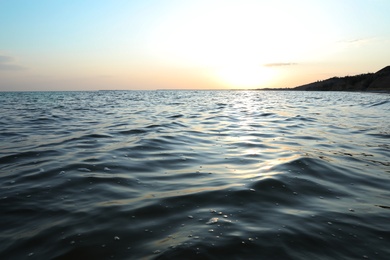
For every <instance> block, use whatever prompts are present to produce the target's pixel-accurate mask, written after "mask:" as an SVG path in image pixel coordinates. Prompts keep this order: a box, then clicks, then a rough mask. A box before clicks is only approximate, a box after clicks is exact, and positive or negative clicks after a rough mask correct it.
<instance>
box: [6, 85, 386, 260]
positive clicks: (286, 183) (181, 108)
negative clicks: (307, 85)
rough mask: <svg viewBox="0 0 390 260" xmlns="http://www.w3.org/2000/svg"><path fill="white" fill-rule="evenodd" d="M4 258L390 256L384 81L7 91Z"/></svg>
mask: <svg viewBox="0 0 390 260" xmlns="http://www.w3.org/2000/svg"><path fill="white" fill-rule="evenodd" d="M0 111H1V116H0V145H1V150H0V208H1V215H0V230H1V233H0V258H1V259H26V258H28V259H81V258H83V259H222V258H226V259H255V258H256V259H259V258H261V259H388V256H389V255H390V249H389V246H388V245H389V243H390V221H389V220H390V182H389V180H390V167H389V166H390V161H389V158H390V144H389V137H390V96H389V95H388V94H374V93H343V92H288V91H286V92H283V91H279V92H276V91H275V92H264V91H96V92H18V93H17V92H8V93H5V92H3V93H0Z"/></svg>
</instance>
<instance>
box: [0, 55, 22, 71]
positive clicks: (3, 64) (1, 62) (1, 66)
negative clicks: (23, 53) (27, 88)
mask: <svg viewBox="0 0 390 260" xmlns="http://www.w3.org/2000/svg"><path fill="white" fill-rule="evenodd" d="M14 60H15V59H14V58H13V57H11V56H5V55H0V70H13V71H17V70H25V69H26V68H25V67H23V66H20V65H17V64H13V61H14Z"/></svg>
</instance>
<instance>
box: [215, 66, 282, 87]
mask: <svg viewBox="0 0 390 260" xmlns="http://www.w3.org/2000/svg"><path fill="white" fill-rule="evenodd" d="M274 76H275V71H274V70H272V68H267V67H264V66H261V65H242V64H236V65H231V66H223V67H220V68H217V69H216V71H215V77H216V79H217V81H218V82H219V83H221V84H223V85H224V86H226V87H228V88H235V89H253V88H264V87H267V86H268V85H269V84H270V83H271V81H272V78H273V77H274Z"/></svg>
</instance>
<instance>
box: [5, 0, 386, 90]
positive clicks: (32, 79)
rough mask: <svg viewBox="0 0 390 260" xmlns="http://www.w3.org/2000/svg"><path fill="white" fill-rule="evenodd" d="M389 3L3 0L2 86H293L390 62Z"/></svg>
mask: <svg viewBox="0 0 390 260" xmlns="http://www.w3.org/2000/svg"><path fill="white" fill-rule="evenodd" d="M389 10H390V1H389V0H326V1H323V0H256V1H255V0H224V1H218V0H142V1H141V0H137V1H133V0H104V1H103V0H34V1H31V0H0V91H41V90H101V89H104V90H110V89H112V90H119V89H129V90H132V89H134V90H135V89H137V90H138V89H144V90H153V89H256V88H290V87H295V86H299V85H302V84H306V83H310V82H313V81H317V80H323V79H327V78H330V77H333V76H346V75H356V74H361V73H368V72H376V71H378V70H380V69H382V68H383V67H385V66H388V65H390V51H389V46H390V15H389V14H388V13H389Z"/></svg>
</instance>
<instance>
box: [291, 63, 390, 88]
mask: <svg viewBox="0 0 390 260" xmlns="http://www.w3.org/2000/svg"><path fill="white" fill-rule="evenodd" d="M293 89H294V90H311V91H370V92H371V91H372V92H381V91H383V92H390V66H387V67H385V68H383V69H381V70H379V71H378V72H376V73H367V74H360V75H356V76H346V77H333V78H330V79H326V80H322V81H317V82H313V83H309V84H306V85H302V86H298V87H295V88H293Z"/></svg>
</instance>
